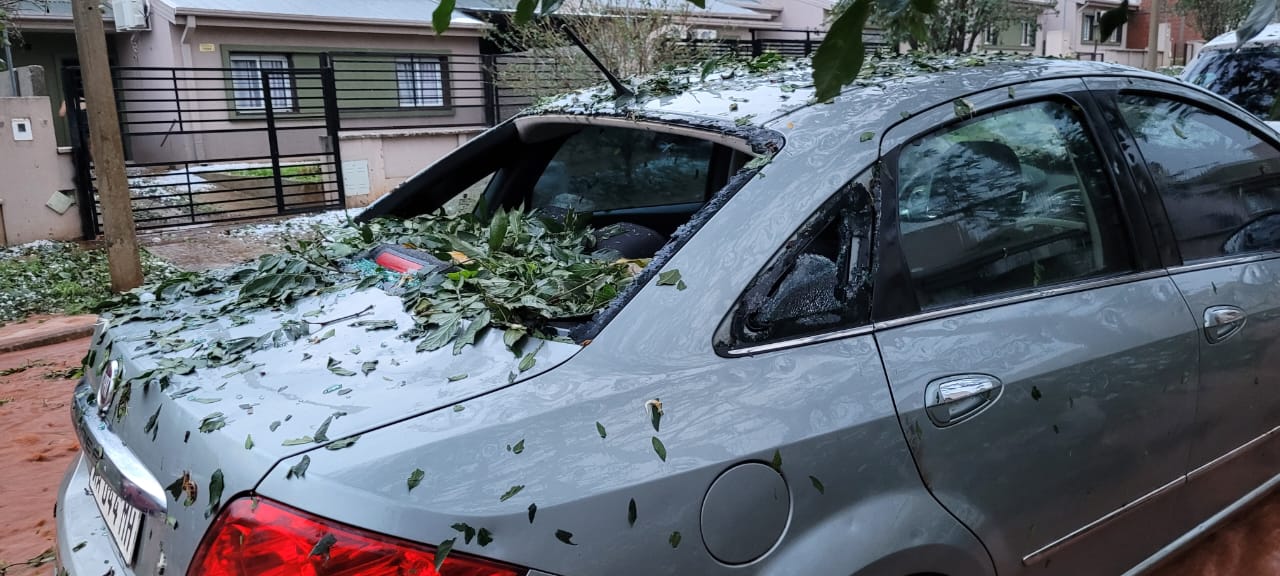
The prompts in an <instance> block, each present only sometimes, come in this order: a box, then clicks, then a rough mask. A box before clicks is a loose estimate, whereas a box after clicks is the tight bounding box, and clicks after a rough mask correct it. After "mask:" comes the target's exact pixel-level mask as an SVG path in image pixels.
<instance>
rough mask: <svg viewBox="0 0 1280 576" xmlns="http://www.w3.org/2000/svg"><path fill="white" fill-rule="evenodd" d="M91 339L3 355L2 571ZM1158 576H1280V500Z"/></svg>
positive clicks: (54, 464) (37, 543)
mask: <svg viewBox="0 0 1280 576" xmlns="http://www.w3.org/2000/svg"><path fill="white" fill-rule="evenodd" d="M88 344H89V339H87V338H84V339H80V340H73V341H70V342H65V343H62V344H55V345H52V346H46V347H43V348H36V349H32V350H26V351H21V352H11V353H7V354H0V373H3V372H5V371H6V370H9V369H13V368H19V367H22V366H28V368H27V369H26V370H23V371H21V372H17V373H14V374H10V375H7V376H0V567H3V566H5V565H6V564H11V563H17V562H24V561H26V560H28V559H31V558H35V557H37V556H39V555H40V554H41V553H42V552H44V551H45V550H48V549H49V548H50V547H51V546H53V538H54V530H55V529H54V521H53V503H54V499H55V497H56V496H57V491H58V484H59V482H60V481H61V480H62V474H63V472H64V471H66V468H67V466H68V465H69V464H70V462H71V458H72V456H74V455H75V453H76V450H78V449H79V446H78V444H77V443H76V438H75V433H74V432H72V431H71V424H70V412H69V410H70V409H69V407H68V403H69V401H70V396H71V390H72V387H73V386H74V384H75V381H74V380H59V379H50V377H49V375H50V373H53V372H56V371H63V370H66V369H69V368H74V367H76V366H78V365H79V363H80V358H81V357H82V356H83V355H84V352H85V350H86V348H87V346H88ZM49 570H50V564H44V565H42V566H39V567H35V568H33V567H27V566H17V567H12V568H9V570H8V572H7V573H5V572H3V570H0V574H4V576H28V575H33V576H34V575H40V576H45V575H47V574H48V572H49ZM1155 576H1280V494H1276V495H1273V496H1271V497H1270V498H1268V499H1267V500H1265V501H1263V502H1261V503H1259V504H1258V505H1257V506H1255V507H1254V508H1253V509H1252V510H1249V511H1248V512H1246V513H1245V514H1244V515H1242V516H1240V517H1239V518H1237V519H1235V520H1234V521H1233V522H1232V523H1231V524H1230V525H1228V526H1227V527H1225V528H1223V529H1222V530H1220V531H1218V532H1217V533H1215V534H1213V535H1210V536H1209V537H1207V538H1206V539H1204V540H1203V541H1202V542H1201V543H1199V544H1198V545H1196V546H1195V547H1194V548H1192V549H1190V550H1188V551H1187V552H1185V553H1183V554H1182V555H1181V556H1179V557H1178V558H1177V559H1176V560H1175V561H1173V562H1172V563H1170V564H1169V565H1167V566H1165V567H1163V568H1161V569H1160V570H1158V571H1157V572H1156V573H1155Z"/></svg>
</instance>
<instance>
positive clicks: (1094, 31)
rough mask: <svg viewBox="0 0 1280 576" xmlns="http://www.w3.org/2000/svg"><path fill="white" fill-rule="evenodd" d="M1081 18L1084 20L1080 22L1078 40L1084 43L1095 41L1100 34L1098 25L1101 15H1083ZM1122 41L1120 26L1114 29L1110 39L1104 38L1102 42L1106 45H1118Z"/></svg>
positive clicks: (1122, 26) (1122, 32)
mask: <svg viewBox="0 0 1280 576" xmlns="http://www.w3.org/2000/svg"><path fill="white" fill-rule="evenodd" d="M1083 16H1084V18H1083V19H1082V20H1081V24H1080V39H1081V40H1084V41H1086V42H1094V41H1096V40H1097V36H1098V34H1101V32H1100V29H1101V28H1102V25H1101V23H1100V19H1101V17H1102V13H1101V12H1096V13H1093V14H1084V15H1083ZM1122 40H1124V25H1123V24H1121V25H1120V27H1119V28H1116V31H1115V32H1112V33H1111V37H1110V38H1104V39H1103V40H1102V42H1103V43H1106V44H1119V43H1120V42H1121V41H1122Z"/></svg>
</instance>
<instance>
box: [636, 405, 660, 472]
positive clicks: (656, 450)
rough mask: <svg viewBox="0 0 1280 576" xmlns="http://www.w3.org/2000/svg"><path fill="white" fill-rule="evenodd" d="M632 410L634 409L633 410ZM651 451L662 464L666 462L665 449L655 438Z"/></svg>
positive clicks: (655, 437)
mask: <svg viewBox="0 0 1280 576" xmlns="http://www.w3.org/2000/svg"><path fill="white" fill-rule="evenodd" d="M633 410H634V408H633ZM653 451H654V453H656V454H657V455H658V458H661V459H662V461H663V462H666V461H667V447H666V446H663V445H662V441H661V440H659V439H658V437H657V436H654V437H653Z"/></svg>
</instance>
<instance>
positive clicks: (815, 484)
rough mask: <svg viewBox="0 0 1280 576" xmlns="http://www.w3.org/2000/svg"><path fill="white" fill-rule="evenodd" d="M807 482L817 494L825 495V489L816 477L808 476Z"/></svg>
mask: <svg viewBox="0 0 1280 576" xmlns="http://www.w3.org/2000/svg"><path fill="white" fill-rule="evenodd" d="M809 482H810V483H812V484H813V489H814V490H817V491H818V493H819V494H826V493H827V488H826V487H825V486H823V485H822V481H821V480H819V479H818V477H817V476H810V477H809Z"/></svg>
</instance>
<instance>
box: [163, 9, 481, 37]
mask: <svg viewBox="0 0 1280 576" xmlns="http://www.w3.org/2000/svg"><path fill="white" fill-rule="evenodd" d="M173 14H174V18H175V20H176V18H177V17H179V16H196V17H202V16H203V17H206V18H219V19H221V20H223V21H225V22H233V21H235V20H251V21H268V22H291V23H295V24H296V23H304V24H318V25H334V24H337V25H343V24H352V25H360V26H386V27H396V28H423V27H428V28H429V27H430V26H431V23H430V22H420V21H417V20H390V19H383V18H335V17H328V16H302V15H297V14H271V13H267V12H239V11H235V12H233V11H229V10H208V9H203V8H176V9H174V11H173ZM487 27H488V25H487V24H485V23H484V22H476V23H471V22H453V23H450V24H449V30H448V31H446V32H445V34H444V35H446V36H447V35H449V32H456V31H462V30H467V31H480V30H484V29H485V28H487ZM467 35H468V36H470V35H471V34H467Z"/></svg>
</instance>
